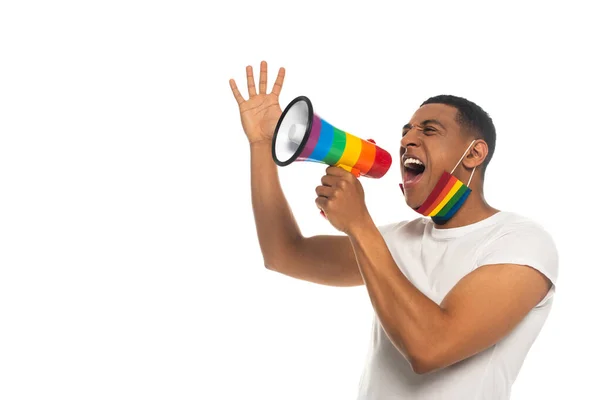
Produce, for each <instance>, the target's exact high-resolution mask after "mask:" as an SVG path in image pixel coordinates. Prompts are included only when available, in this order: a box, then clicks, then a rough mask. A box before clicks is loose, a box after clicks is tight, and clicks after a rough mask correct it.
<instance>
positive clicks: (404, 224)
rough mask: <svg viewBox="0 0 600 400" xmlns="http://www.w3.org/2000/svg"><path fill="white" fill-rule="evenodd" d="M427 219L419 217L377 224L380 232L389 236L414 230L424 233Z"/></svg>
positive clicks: (414, 231) (384, 235)
mask: <svg viewBox="0 0 600 400" xmlns="http://www.w3.org/2000/svg"><path fill="white" fill-rule="evenodd" d="M426 223H427V221H426V220H425V219H424V218H422V217H418V218H415V219H411V220H408V219H407V220H401V221H395V222H387V223H384V224H381V225H378V226H377V229H378V230H379V232H380V233H381V234H382V235H383V237H389V236H393V235H397V234H399V233H402V232H413V233H417V234H423V231H424V229H425V226H426Z"/></svg>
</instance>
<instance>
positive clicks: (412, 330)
mask: <svg viewBox="0 0 600 400" xmlns="http://www.w3.org/2000/svg"><path fill="white" fill-rule="evenodd" d="M349 237H350V241H351V243H352V246H353V248H354V253H355V255H356V260H357V263H358V265H359V269H360V272H361V274H362V277H363V280H364V282H365V285H366V287H367V290H368V292H369V297H370V298H371V303H372V304H373V307H374V309H375V311H376V313H377V315H378V317H379V320H380V321H381V324H382V326H383V328H384V329H385V331H386V333H387V334H388V336H389V337H390V340H391V341H392V342H393V343H394V345H395V346H396V348H397V349H398V350H399V351H400V352H401V353H402V354H403V355H404V356H405V357H406V358H407V360H408V361H409V362H411V364H412V365H413V368H415V369H416V370H417V369H424V368H426V367H424V365H426V364H428V363H429V361H428V360H430V359H431V357H433V356H434V353H435V349H436V346H437V344H438V343H439V342H440V341H441V339H442V335H443V334H444V332H445V329H446V327H447V326H448V316H447V314H446V313H445V312H444V310H443V309H442V308H440V307H439V306H438V305H437V304H436V303H435V302H434V301H432V300H431V299H429V298H428V297H427V296H425V295H424V294H423V293H421V292H420V291H419V290H418V289H417V288H416V287H415V286H414V285H413V284H412V283H411V282H410V281H409V280H408V279H407V278H406V276H404V274H403V273H402V271H401V270H400V269H399V268H398V266H397V265H396V262H395V261H394V259H393V257H392V255H391V254H390V252H389V250H388V248H387V245H386V243H385V241H384V239H383V237H382V236H381V234H380V232H379V230H378V229H377V227H376V226H375V225H374V223H373V222H372V220H370V219H369V223H367V224H366V225H365V226H363V227H362V228H361V229H360V230H357V231H356V232H355V233H354V232H353V233H352V234H350V235H349Z"/></svg>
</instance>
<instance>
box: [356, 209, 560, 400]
mask: <svg viewBox="0 0 600 400" xmlns="http://www.w3.org/2000/svg"><path fill="white" fill-rule="evenodd" d="M379 230H380V232H381V233H382V235H383V237H384V238H385V241H386V243H387V245H388V248H389V249H390V252H391V254H392V256H393V257H394V260H395V261H396V263H397V265H398V266H399V268H400V270H401V271H402V272H403V273H404V275H405V276H406V277H407V278H408V279H409V280H410V281H411V282H412V283H413V284H414V285H415V286H416V287H417V288H418V289H419V290H420V291H421V292H422V293H424V294H425V295H426V296H428V297H429V298H430V299H432V300H433V301H435V302H436V303H437V304H440V303H441V302H442V300H443V299H444V296H446V294H447V293H448V292H449V291H450V289H452V287H453V286H454V285H455V284H456V283H457V282H458V281H459V280H460V279H461V278H462V277H464V276H465V275H467V274H468V273H469V272H471V271H473V270H474V269H476V268H477V267H480V266H482V265H486V264H502V263H512V264H522V265H528V266H531V267H533V268H535V269H537V270H539V271H540V272H542V273H543V274H544V275H546V276H547V277H548V278H549V279H550V280H551V281H552V283H553V286H552V288H551V289H550V291H549V292H548V294H547V295H546V297H545V298H544V299H543V300H542V301H541V302H540V303H539V304H538V305H537V306H536V307H535V308H534V309H532V310H531V311H530V312H529V314H527V316H526V317H525V319H524V320H523V321H521V323H519V325H517V326H516V327H515V328H514V330H513V331H511V332H510V333H509V334H508V335H507V336H505V337H504V338H503V339H501V340H500V341H499V342H497V343H496V344H495V345H494V346H492V347H490V348H489V349H487V350H484V351H482V352H480V353H478V354H476V355H474V356H472V357H470V358H467V359H465V360H463V361H461V362H458V363H455V364H453V365H450V366H449V367H446V368H444V369H440V370H437V371H433V372H430V373H427V374H422V375H418V374H415V373H414V372H413V371H412V369H411V366H410V364H409V363H408V362H407V361H406V359H405V358H404V356H403V355H402V354H401V353H400V352H398V350H397V349H396V348H395V347H394V345H393V344H392V343H391V342H390V340H389V339H388V337H387V335H386V333H385V331H384V330H383V329H382V327H381V325H380V323H379V320H378V318H377V316H376V315H375V314H374V317H373V331H372V337H371V345H370V347H369V351H368V356H367V363H366V366H365V368H364V371H363V374H362V377H361V380H360V385H359V390H358V397H357V399H358V400H392V399H393V400H398V399H410V400H424V399H427V400H431V399H444V400H454V399H457V400H458V399H459V400H470V399H474V400H475V399H477V400H479V399H486V400H487V399H493V400H500V399H509V398H510V392H511V386H512V384H513V382H514V381H515V379H516V377H517V374H518V372H519V369H520V368H521V365H522V364H523V361H524V359H525V356H526V355H527V352H528V351H529V349H530V347H531V345H532V343H533V341H534V340H535V338H536V337H537V335H538V333H539V332H540V330H541V328H542V326H543V325H544V322H545V321H546V317H547V316H548V313H549V312H550V308H551V306H552V300H553V295H554V291H555V286H554V285H555V284H556V279H557V277H558V254H557V250H556V247H555V244H554V241H553V239H552V237H551V236H550V235H549V234H548V233H547V232H546V231H545V230H544V229H543V228H542V227H541V226H540V225H539V224H537V223H535V222H533V221H532V220H530V219H528V218H525V217H522V216H520V215H518V214H515V213H512V212H505V211H501V212H498V213H496V214H494V215H492V216H491V217H488V218H486V219H484V220H482V221H479V222H477V223H474V224H471V225H467V226H462V227H458V228H443V229H437V228H435V226H434V225H433V222H432V221H431V219H430V218H426V217H419V218H417V219H415V220H412V221H403V222H399V223H394V224H387V225H384V226H381V227H379Z"/></svg>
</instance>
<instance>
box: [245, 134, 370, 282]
mask: <svg viewBox="0 0 600 400" xmlns="http://www.w3.org/2000/svg"><path fill="white" fill-rule="evenodd" d="M250 147H251V158H252V164H251V180H252V206H253V211H254V218H255V222H256V230H257V233H258V240H259V243H260V247H261V250H262V253H263V257H264V260H265V266H266V267H267V268H269V269H271V270H274V271H277V272H280V273H282V274H285V275H288V276H291V277H294V278H298V279H302V280H306V281H311V282H315V283H320V284H324V285H330V286H357V285H362V284H363V280H362V276H361V275H360V272H359V270H358V265H357V263H356V258H355V256H354V251H353V250H352V245H351V244H350V240H349V239H348V237H347V236H334V235H319V236H312V237H308V238H306V237H304V236H302V234H301V232H300V229H299V227H298V224H297V222H296V220H295V218H294V215H293V214H292V211H291V209H290V206H289V204H288V202H287V200H286V198H285V196H284V194H283V191H282V188H281V184H280V182H279V176H278V174H277V166H276V165H275V163H274V162H273V159H272V157H271V142H270V141H269V142H267V141H264V142H259V143H256V144H252V145H250Z"/></svg>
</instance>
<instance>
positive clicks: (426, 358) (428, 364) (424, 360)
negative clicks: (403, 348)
mask: <svg viewBox="0 0 600 400" xmlns="http://www.w3.org/2000/svg"><path fill="white" fill-rule="evenodd" d="M407 359H408V362H409V363H410V366H411V368H412V370H413V372H414V373H415V374H417V375H425V374H428V373H430V372H433V371H435V370H437V369H440V368H441V367H442V364H441V363H440V360H439V357H436V356H435V354H434V352H433V351H431V349H429V350H421V351H418V352H415V353H413V354H410V355H409V356H408V357H407Z"/></svg>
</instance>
